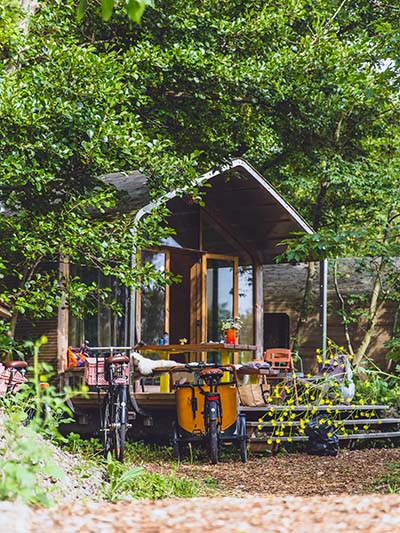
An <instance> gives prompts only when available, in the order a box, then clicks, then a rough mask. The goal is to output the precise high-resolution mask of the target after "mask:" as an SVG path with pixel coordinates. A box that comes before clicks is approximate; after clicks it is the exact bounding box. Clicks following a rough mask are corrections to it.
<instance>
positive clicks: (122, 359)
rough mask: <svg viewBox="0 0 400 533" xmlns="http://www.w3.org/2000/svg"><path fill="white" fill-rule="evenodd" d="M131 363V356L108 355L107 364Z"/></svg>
mask: <svg viewBox="0 0 400 533" xmlns="http://www.w3.org/2000/svg"><path fill="white" fill-rule="evenodd" d="M113 363H114V364H122V363H129V357H128V356H127V355H121V354H117V355H110V356H109V357H106V365H112V364H113Z"/></svg>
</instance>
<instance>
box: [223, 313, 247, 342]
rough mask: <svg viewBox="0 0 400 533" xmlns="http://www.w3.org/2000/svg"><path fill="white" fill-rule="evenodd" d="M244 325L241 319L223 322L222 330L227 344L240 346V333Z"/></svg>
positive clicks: (235, 318) (236, 318)
mask: <svg viewBox="0 0 400 533" xmlns="http://www.w3.org/2000/svg"><path fill="white" fill-rule="evenodd" d="M242 325H243V323H242V320H241V319H240V317H238V316H235V317H234V318H228V319H225V320H221V330H222V332H223V334H224V337H225V341H226V343H227V344H238V333H239V331H240V329H241V327H242Z"/></svg>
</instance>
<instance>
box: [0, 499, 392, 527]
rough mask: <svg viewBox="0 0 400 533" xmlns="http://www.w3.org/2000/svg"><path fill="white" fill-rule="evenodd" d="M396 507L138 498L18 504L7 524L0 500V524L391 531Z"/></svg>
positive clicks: (387, 503)
mask: <svg viewBox="0 0 400 533" xmlns="http://www.w3.org/2000/svg"><path fill="white" fill-rule="evenodd" d="M399 508H400V496H397V495H396V496H394V495H386V496H382V495H370V496H348V495H342V496H335V497H316V496H314V497H310V498H303V497H295V496H287V497H285V498H280V497H276V496H273V497H270V498H260V497H258V498H213V499H209V498H194V499H192V500H162V501H160V502H150V501H144V500H143V501H137V502H134V503H132V502H129V503H128V502H119V503H118V504H109V503H108V504H104V503H90V504H86V505H82V504H75V505H67V506H62V507H58V508H55V509H53V510H51V511H50V512H49V511H39V512H33V511H27V512H25V514H21V513H20V512H19V510H18V508H17V509H15V512H16V513H17V515H16V516H15V519H14V524H13V526H12V528H11V529H10V528H9V527H10V524H8V525H7V524H5V522H4V513H3V512H2V509H1V505H0V512H1V514H0V527H1V526H3V527H2V528H1V531H4V532H7V533H8V532H10V533H11V532H13V533H14V532H15V533H26V532H32V533H42V532H43V531H52V532H60V533H114V532H126V533H129V532H140V533H169V532H177V531H179V532H181V533H185V532H188V533H189V532H192V531H193V530H196V531H204V532H206V533H207V532H210V533H211V532H238V533H239V532H251V533H259V532H260V533H261V532H268V533H275V532H279V533H283V532H285V533H292V532H293V533H294V532H296V533H303V532H304V533H306V532H307V533H324V532H331V531H335V532H346V533H352V532H368V533H395V532H397V531H400V513H399ZM4 527H7V529H5V528H4Z"/></svg>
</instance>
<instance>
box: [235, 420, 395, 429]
mask: <svg viewBox="0 0 400 533" xmlns="http://www.w3.org/2000/svg"><path fill="white" fill-rule="evenodd" d="M341 422H342V425H344V426H355V425H357V424H368V425H369V426H371V425H376V424H379V425H381V424H400V418H358V419H352V420H341ZM282 423H283V424H285V425H287V422H282ZM277 425H279V423H278V424H275V426H277ZM246 426H247V427H251V428H259V427H260V426H261V427H263V428H270V427H273V424H272V422H253V421H248V422H246ZM298 426H300V422H299V421H293V422H292V427H298Z"/></svg>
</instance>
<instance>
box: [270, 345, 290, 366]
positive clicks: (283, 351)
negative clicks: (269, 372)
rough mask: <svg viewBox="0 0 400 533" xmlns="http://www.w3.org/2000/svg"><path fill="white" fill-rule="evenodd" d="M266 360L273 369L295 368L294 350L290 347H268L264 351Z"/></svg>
mask: <svg viewBox="0 0 400 533" xmlns="http://www.w3.org/2000/svg"><path fill="white" fill-rule="evenodd" d="M264 361H266V362H267V363H269V364H270V365H271V368H273V369H279V370H293V358H292V352H291V350H289V349H288V348H268V350H265V352H264Z"/></svg>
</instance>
